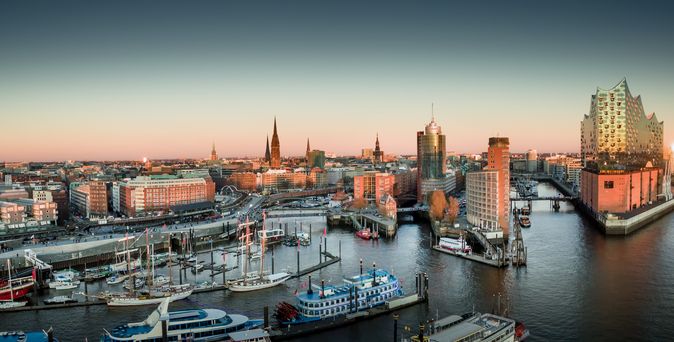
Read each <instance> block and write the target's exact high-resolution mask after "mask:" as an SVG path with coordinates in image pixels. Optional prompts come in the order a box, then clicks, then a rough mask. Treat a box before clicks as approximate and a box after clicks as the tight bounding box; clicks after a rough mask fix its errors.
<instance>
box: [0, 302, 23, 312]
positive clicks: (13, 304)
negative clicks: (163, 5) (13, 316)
mask: <svg viewBox="0 0 674 342" xmlns="http://www.w3.org/2000/svg"><path fill="white" fill-rule="evenodd" d="M26 304H28V302H18V301H14V300H12V301H8V302H0V310H6V309H14V308H20V307H24V306H26Z"/></svg>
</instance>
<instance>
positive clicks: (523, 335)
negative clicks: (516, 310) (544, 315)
mask: <svg viewBox="0 0 674 342" xmlns="http://www.w3.org/2000/svg"><path fill="white" fill-rule="evenodd" d="M528 337H529V329H527V327H526V326H524V323H522V322H520V321H515V341H524V340H526V339H527V338H528Z"/></svg>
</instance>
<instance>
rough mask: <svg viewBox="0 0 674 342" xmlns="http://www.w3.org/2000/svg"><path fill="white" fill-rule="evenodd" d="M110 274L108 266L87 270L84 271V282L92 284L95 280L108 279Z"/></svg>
mask: <svg viewBox="0 0 674 342" xmlns="http://www.w3.org/2000/svg"><path fill="white" fill-rule="evenodd" d="M110 274H112V272H110V265H108V266H101V267H96V268H89V269H86V270H84V281H85V282H92V281H96V280H101V279H104V278H107V277H109V276H110Z"/></svg>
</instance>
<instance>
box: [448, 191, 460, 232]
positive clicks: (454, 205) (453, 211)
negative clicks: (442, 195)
mask: <svg viewBox="0 0 674 342" xmlns="http://www.w3.org/2000/svg"><path fill="white" fill-rule="evenodd" d="M457 216H459V200H458V199H456V198H455V197H451V196H450V197H449V205H448V208H447V219H448V220H449V223H451V224H452V225H453V224H454V221H456V218H457Z"/></svg>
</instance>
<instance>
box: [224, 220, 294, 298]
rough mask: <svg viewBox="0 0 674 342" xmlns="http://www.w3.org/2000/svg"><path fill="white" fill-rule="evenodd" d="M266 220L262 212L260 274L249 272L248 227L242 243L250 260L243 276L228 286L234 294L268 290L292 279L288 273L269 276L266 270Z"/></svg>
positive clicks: (245, 266)
mask: <svg viewBox="0 0 674 342" xmlns="http://www.w3.org/2000/svg"><path fill="white" fill-rule="evenodd" d="M265 218H266V214H265V212H264V211H263V212H262V238H261V239H260V251H259V253H260V272H259V273H249V272H248V263H249V260H250V230H249V228H248V226H246V235H245V236H243V237H242V241H244V239H245V249H246V255H247V256H248V258H245V259H248V260H244V261H243V262H244V270H243V276H242V277H240V278H238V279H234V280H231V281H229V282H227V286H228V288H229V290H230V291H232V292H250V291H256V290H262V289H267V288H270V287H274V286H277V285H280V284H283V283H284V282H285V281H286V280H288V279H290V273H287V272H278V273H273V274H269V273H267V272H266V271H265V270H264V250H265V244H266V242H267V234H266V232H267V229H266V228H265Z"/></svg>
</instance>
